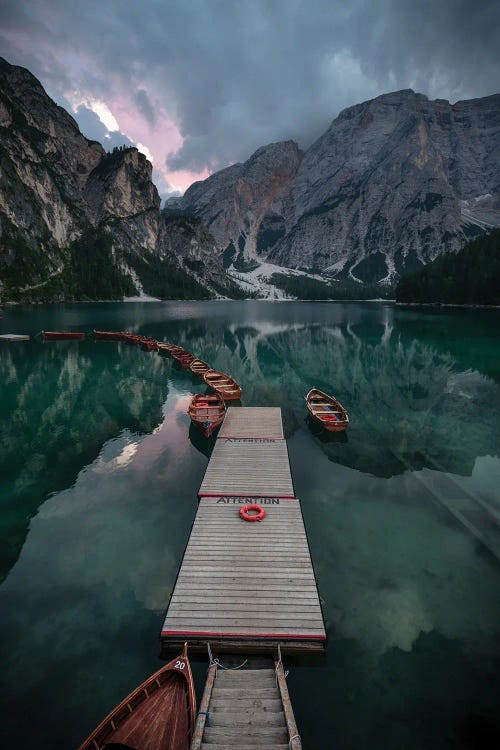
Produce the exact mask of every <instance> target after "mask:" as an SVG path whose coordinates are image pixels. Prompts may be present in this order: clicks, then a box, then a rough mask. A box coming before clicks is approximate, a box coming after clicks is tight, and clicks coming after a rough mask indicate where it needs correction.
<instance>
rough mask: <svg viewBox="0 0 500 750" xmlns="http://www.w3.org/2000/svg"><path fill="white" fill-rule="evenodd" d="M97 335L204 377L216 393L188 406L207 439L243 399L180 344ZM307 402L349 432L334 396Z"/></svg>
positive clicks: (60, 335) (325, 423)
mask: <svg viewBox="0 0 500 750" xmlns="http://www.w3.org/2000/svg"><path fill="white" fill-rule="evenodd" d="M94 334H95V337H96V339H100V340H108V341H125V342H126V343H128V344H132V345H136V346H141V347H142V348H143V349H144V350H145V351H149V352H151V351H157V352H158V353H159V354H163V355H167V356H170V357H172V358H173V359H174V360H175V361H176V362H177V363H178V364H179V365H180V366H181V367H183V368H185V369H189V370H191V372H192V373H193V374H194V375H197V376H198V377H200V378H202V379H203V380H204V381H205V383H206V384H207V385H208V386H209V387H210V388H211V389H212V391H213V393H211V394H201V393H198V394H196V395H194V396H193V398H192V399H191V403H190V404H189V409H188V413H189V416H190V418H191V421H192V422H193V424H194V425H196V427H198V429H200V430H201V431H202V432H203V434H204V435H205V436H206V437H209V436H210V435H212V434H213V433H214V431H215V430H216V429H217V427H219V425H220V424H222V422H223V420H224V417H225V415H226V401H231V400H237V399H239V398H240V397H241V394H242V388H241V386H240V385H239V383H237V382H236V380H234V378H232V377H231V376H230V375H227V374H226V373H224V372H220V371H219V370H214V369H213V368H212V367H210V365H209V364H208V363H207V362H205V361H204V360H203V359H198V358H197V357H195V355H194V354H191V352H188V351H186V349H184V348H183V347H182V346H179V345H178V344H169V343H167V342H163V341H157V340H156V339H154V338H151V337H150V336H140V335H139V334H136V333H125V332H122V331H94ZM42 335H43V337H44V339H46V340H55V339H78V340H81V339H83V338H85V334H84V333H78V332H64V331H42ZM305 399H306V405H307V408H308V410H309V413H310V415H311V417H312V419H313V420H314V421H315V422H317V423H318V424H320V425H321V426H322V427H324V428H325V429H326V430H327V431H328V432H341V431H342V430H345V429H346V427H347V426H348V424H349V416H348V414H347V411H346V410H345V409H344V407H343V406H342V404H341V403H340V401H339V400H338V399H336V398H335V397H334V396H330V395H328V394H327V393H325V392H324V391H320V390H319V389H318V388H313V389H312V390H310V391H309V393H308V394H307V396H306V397H305Z"/></svg>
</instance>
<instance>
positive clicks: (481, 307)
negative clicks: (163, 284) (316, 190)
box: [0, 297, 500, 310]
mask: <svg viewBox="0 0 500 750" xmlns="http://www.w3.org/2000/svg"><path fill="white" fill-rule="evenodd" d="M169 302H189V303H193V302H203V303H207V302H279V303H282V302H314V303H318V302H319V303H327V304H330V303H334V304H349V303H356V304H360V303H361V304H362V303H370V304H374V303H375V304H386V305H394V306H395V307H438V308H442V307H445V308H450V307H451V308H461V309H466V310H500V305H479V304H471V303H461V302H397V301H396V300H395V299H383V298H380V297H379V298H377V299H298V298H297V299H290V298H288V299H287V298H278V299H276V298H274V299H273V298H266V297H258V298H257V299H255V298H252V297H247V298H244V299H232V298H231V297H227V298H226V297H222V298H220V297H219V298H216V299H159V298H155V297H150V298H140V297H137V298H134V297H127V298H125V299H121V300H119V299H82V300H65V301H61V302H14V301H11V300H8V301H5V302H0V310H1V309H2V308H5V309H8V308H15V307H20V306H23V307H39V306H41V305H51V306H52V305H54V306H55V305H93V304H103V303H106V304H111V303H112V304H127V305H128V304H131V303H132V304H133V303H136V304H137V303H142V304H148V305H150V304H152V303H160V304H166V303H169Z"/></svg>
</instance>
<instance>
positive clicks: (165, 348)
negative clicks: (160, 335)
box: [158, 341, 176, 354]
mask: <svg viewBox="0 0 500 750" xmlns="http://www.w3.org/2000/svg"><path fill="white" fill-rule="evenodd" d="M175 348H176V345H175V344H169V343H167V342H166V341H158V352H159V354H170V353H171V351H172V349H175Z"/></svg>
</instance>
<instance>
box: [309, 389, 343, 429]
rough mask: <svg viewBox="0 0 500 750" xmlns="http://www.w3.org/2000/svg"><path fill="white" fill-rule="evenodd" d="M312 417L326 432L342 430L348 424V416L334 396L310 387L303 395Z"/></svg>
mask: <svg viewBox="0 0 500 750" xmlns="http://www.w3.org/2000/svg"><path fill="white" fill-rule="evenodd" d="M305 399H306V404H307V408H308V409H309V413H310V414H311V416H312V418H313V419H314V420H315V421H316V422H319V424H320V425H322V426H323V427H324V428H325V429H326V430H328V432H342V430H345V428H346V427H347V425H348V424H349V416H348V414H347V412H346V410H345V409H344V407H343V406H342V404H341V403H340V401H338V400H337V399H336V398H334V396H329V395H328V394H327V393H323V391H320V390H319V389H318V388H312V389H311V390H310V391H309V393H308V394H307V396H306V397H305Z"/></svg>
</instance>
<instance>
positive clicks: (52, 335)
mask: <svg viewBox="0 0 500 750" xmlns="http://www.w3.org/2000/svg"><path fill="white" fill-rule="evenodd" d="M42 336H43V338H44V341H55V340H61V339H70V340H76V341H82V339H84V338H85V334H84V333H80V332H76V331H42Z"/></svg>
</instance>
